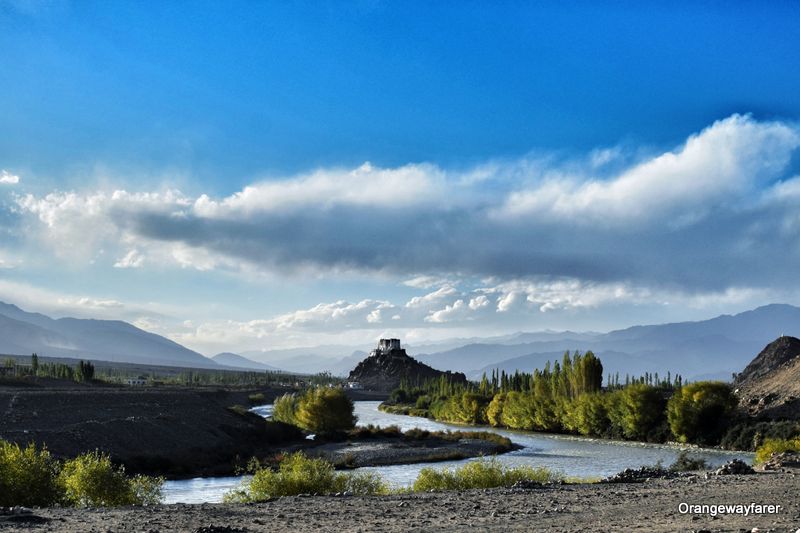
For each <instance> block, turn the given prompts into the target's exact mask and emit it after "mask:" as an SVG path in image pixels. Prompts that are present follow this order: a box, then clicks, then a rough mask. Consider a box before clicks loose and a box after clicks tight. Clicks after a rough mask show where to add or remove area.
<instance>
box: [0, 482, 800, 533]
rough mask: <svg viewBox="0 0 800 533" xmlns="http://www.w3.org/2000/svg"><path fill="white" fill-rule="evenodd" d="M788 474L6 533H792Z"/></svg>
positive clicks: (250, 508) (796, 520) (205, 508)
mask: <svg viewBox="0 0 800 533" xmlns="http://www.w3.org/2000/svg"><path fill="white" fill-rule="evenodd" d="M798 486H800V478H797V477H796V475H795V474H793V473H759V474H756V475H749V476H711V477H710V478H709V479H705V478H704V477H703V476H697V477H691V478H680V479H673V480H651V481H648V482H646V483H640V484H591V485H590V484H586V485H567V486H553V487H543V488H536V489H531V490H515V489H495V490H487V491H481V490H475V491H466V492H443V493H429V494H417V495H394V496H382V497H333V496H310V497H301V496H295V497H287V498H280V499H277V500H274V501H271V502H267V503H260V504H247V505H244V504H236V505H230V504H213V505H211V504H206V505H160V506H155V507H150V508H121V509H56V508H53V509H40V510H34V514H33V515H29V516H28V518H27V519H26V518H25V517H24V516H20V517H19V518H18V519H19V520H21V521H19V522H8V521H4V520H3V519H2V516H0V532H3V533H5V532H6V531H17V530H20V531H59V532H67V533H71V532H88V531H97V532H105V531H114V532H124V531H137V532H140V531H149V532H153V533H156V532H165V531H187V532H188V531H196V532H203V533H214V532H220V533H221V532H243V531H247V532H256V531H265V532H266V531H270V532H278V531H287V532H289V531H291V532H293V533H296V532H303V531H331V532H346V531H352V532H356V531H363V532H372V531H380V532H401V531H403V532H405V531H420V532H422V531H453V532H456V531H466V530H470V531H554V532H559V531H562V532H565V531H665V532H666V531H670V532H671V531H751V530H753V528H759V531H791V532H794V531H796V530H797V529H798V528H800V498H798V496H797V489H798ZM681 503H685V504H691V505H720V504H734V505H735V504H742V505H749V504H751V503H755V504H760V505H780V506H781V509H780V511H779V512H778V513H776V514H751V515H749V516H744V515H734V514H719V515H717V516H716V517H714V516H711V515H710V514H701V513H687V514H682V513H681V512H680V510H679V506H680V504H681Z"/></svg>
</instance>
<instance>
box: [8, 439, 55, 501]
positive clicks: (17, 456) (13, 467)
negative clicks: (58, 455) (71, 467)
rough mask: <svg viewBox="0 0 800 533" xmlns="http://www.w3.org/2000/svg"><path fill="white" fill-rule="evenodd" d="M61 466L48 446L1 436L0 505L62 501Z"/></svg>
mask: <svg viewBox="0 0 800 533" xmlns="http://www.w3.org/2000/svg"><path fill="white" fill-rule="evenodd" d="M58 469H59V464H58V461H56V460H55V459H53V457H52V456H51V455H50V452H48V451H47V449H45V448H42V449H41V450H37V449H36V446H35V445H34V444H28V446H26V447H24V448H23V447H21V446H19V445H18V444H15V443H10V442H6V441H3V440H0V507H11V506H14V505H26V506H34V505H35V506H47V505H53V504H55V503H59V502H60V501H61V498H62V490H61V487H60V486H59V483H58Z"/></svg>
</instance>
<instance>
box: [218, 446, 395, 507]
mask: <svg viewBox="0 0 800 533" xmlns="http://www.w3.org/2000/svg"><path fill="white" fill-rule="evenodd" d="M344 491H349V492H351V493H352V494H359V495H368V494H384V493H386V492H388V487H387V485H386V484H385V483H384V482H383V480H382V479H381V478H380V476H379V475H377V474H374V473H363V472H360V473H337V472H336V471H335V469H334V467H333V465H332V464H331V463H330V462H328V461H326V460H324V459H320V458H310V457H306V456H305V455H304V454H303V453H301V452H296V453H293V454H291V455H288V456H287V457H286V458H285V459H284V460H283V461H282V462H281V463H280V466H279V467H278V470H277V471H275V470H271V469H269V468H259V469H257V470H256V471H255V473H254V474H253V477H252V478H251V479H250V480H249V481H246V482H244V483H243V485H242V487H241V488H239V489H238V490H235V491H233V492H230V493H228V494H226V495H225V501H228V502H259V501H265V500H269V499H270V498H276V497H278V496H293V495H297V494H332V493H336V492H344Z"/></svg>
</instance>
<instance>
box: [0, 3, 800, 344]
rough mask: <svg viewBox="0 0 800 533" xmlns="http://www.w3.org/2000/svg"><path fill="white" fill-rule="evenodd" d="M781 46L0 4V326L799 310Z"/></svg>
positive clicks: (572, 31)
mask: <svg viewBox="0 0 800 533" xmlns="http://www.w3.org/2000/svg"><path fill="white" fill-rule="evenodd" d="M797 20H800V6H799V5H798V4H797V3H792V2H785V3H782V2H772V3H769V4H763V3H756V2H738V3H721V2H720V3H714V2H692V3H676V2H669V3H662V4H655V3H653V4H648V5H647V6H643V5H642V4H641V3H626V2H615V3H589V2H578V3H572V4H570V5H564V3H556V2H553V3H522V2H519V3H518V2H508V3H503V2H499V3H486V2H475V3H463V2H458V3H413V2H403V3H385V2H352V3H335V2H331V3H319V2H308V3H301V2H297V3H278V2H231V3H219V2H207V3H202V2H191V3H190V2H185V3H183V2H66V1H65V2H60V1H52V2H51V1H23V0H11V1H9V0H0V51H2V52H0V91H2V95H3V97H2V99H0V119H2V128H3V134H2V135H0V170H2V171H3V172H4V174H3V175H2V176H3V177H0V182H2V183H0V224H2V228H3V229H2V234H0V236H2V241H0V266H2V267H3V268H0V297H2V298H4V299H6V300H9V301H13V302H16V303H19V304H20V305H26V306H28V307H30V308H33V309H35V310H40V311H43V312H51V313H55V314H61V315H64V314H77V315H82V316H103V317H109V318H122V319H126V320H131V321H133V322H134V323H137V324H138V325H141V326H143V327H146V328H147V329H150V330H152V331H155V332H158V333H162V334H166V335H169V336H170V337H172V338H174V339H176V340H178V341H180V342H184V343H186V344H187V345H189V346H191V347H194V348H196V349H198V350H201V351H203V352H204V353H213V352H215V351H219V350H223V349H225V350H244V349H258V348H269V347H273V346H274V347H278V346H289V345H298V344H299V345H306V344H315V343H318V342H348V343H361V344H367V345H369V344H371V343H372V340H373V339H374V338H376V337H378V336H379V335H381V334H389V333H392V334H395V335H404V336H405V337H406V338H410V339H418V340H424V339H428V338H442V337H446V336H454V335H469V334H492V333H499V332H506V331H515V330H520V329H524V330H537V329H543V328H556V329H567V328H569V329H610V328H614V327H621V326H625V325H629V324H632V323H637V322H641V321H664V320H676V319H684V318H685V319H690V318H701V317H705V316H711V315H713V314H715V313H719V312H734V311H738V310H742V309H746V308H747V307H749V306H753V305H758V304H761V303H768V302H770V301H787V302H789V303H798V302H800V299H798V289H800V287H798V282H797V281H796V275H794V274H793V272H794V271H795V270H796V269H795V268H794V265H797V264H798V263H797V261H798V259H800V237H799V235H800V220H798V218H797V215H796V214H795V213H794V211H795V209H793V207H794V206H795V205H797V203H796V201H797V200H798V199H800V185H798V184H799V183H800V182H798V181H793V180H797V175H798V168H800V164H799V163H800V158H799V157H798V149H797V148H798V143H799V142H800V141H798V138H800V137H799V136H800V133H799V132H800V130H799V129H798V117H800V99H799V98H797V95H798V94H800V75H798V74H797V72H796V70H797V69H796V64H797V59H796V58H797V57H800V28H798V25H797V24H796V21H797ZM793 202H794V203H793ZM775 255H778V256H780V257H782V260H780V261H776V260H774V259H772V257H774V256H775ZM415 298H417V300H415ZM459 302H460V303H459Z"/></svg>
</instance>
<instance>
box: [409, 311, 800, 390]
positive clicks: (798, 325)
mask: <svg viewBox="0 0 800 533" xmlns="http://www.w3.org/2000/svg"><path fill="white" fill-rule="evenodd" d="M782 334H791V335H800V308H797V307H794V306H791V305H785V304H772V305H767V306H763V307H759V308H758V309H754V310H752V311H746V312H743V313H739V314H737V315H722V316H719V317H716V318H712V319H709V320H702V321H697V322H678V323H672V324H661V325H650V326H634V327H630V328H626V329H622V330H616V331H611V332H609V333H605V334H594V333H591V334H578V335H575V334H570V333H564V334H563V337H562V338H559V336H558V335H556V334H551V335H550V336H549V339H550V340H539V341H536V342H525V343H521V344H510V345H509V344H499V343H495V344H469V345H466V346H462V347H459V348H455V349H452V350H447V351H443V352H437V353H428V354H423V355H419V356H417V357H418V359H420V360H422V361H425V362H426V363H427V364H429V365H431V366H432V367H434V368H438V369H441V370H445V369H448V370H458V371H461V372H465V373H466V374H467V376H468V377H470V378H471V379H476V378H479V377H480V375H481V374H482V373H483V372H487V373H490V372H491V371H492V369H495V368H497V369H502V370H505V371H506V372H513V371H514V370H523V371H527V372H530V371H532V370H533V369H535V368H541V367H542V365H543V364H544V363H545V362H546V361H548V360H553V359H555V358H558V359H560V358H561V355H562V354H563V353H564V351H566V350H569V351H574V350H580V351H586V350H592V351H594V353H595V354H596V355H598V356H599V357H600V359H601V360H602V361H603V366H604V370H605V373H606V374H608V373H611V374H615V373H617V372H619V373H620V374H621V375H622V376H623V377H624V375H625V374H626V373H629V374H632V375H638V374H641V373H643V372H651V373H654V372H659V373H660V374H662V375H665V374H666V373H667V372H672V373H673V374H675V373H676V372H677V373H680V374H682V375H683V376H684V377H686V378H689V379H700V378H701V377H707V376H715V377H723V376H724V377H726V378H727V379H730V378H731V376H732V374H733V373H734V372H740V371H741V370H742V369H743V368H744V367H745V365H747V363H748V362H749V361H750V359H751V358H752V357H753V354H754V353H757V352H758V351H759V350H760V349H761V347H763V346H764V345H765V344H766V343H768V342H769V341H770V340H771V339H774V338H775V337H777V336H779V335H782ZM517 338H520V339H525V338H526V337H525V335H524V334H518V335H517Z"/></svg>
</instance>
